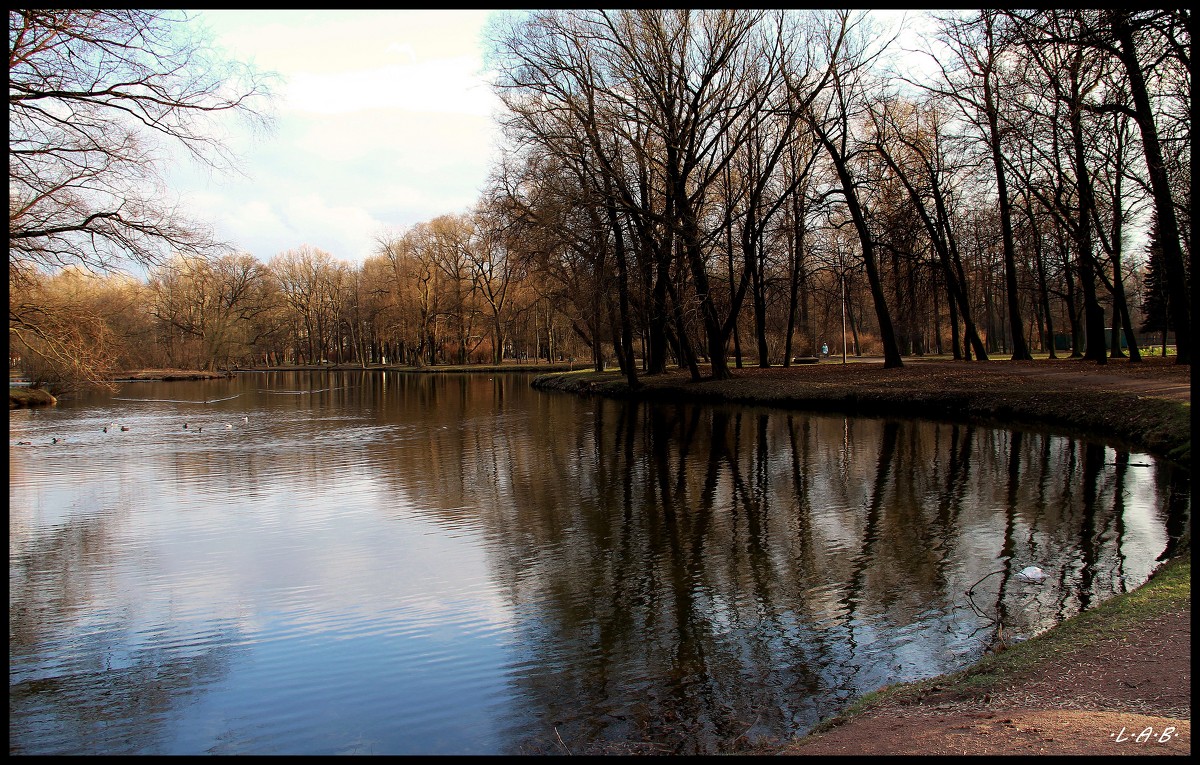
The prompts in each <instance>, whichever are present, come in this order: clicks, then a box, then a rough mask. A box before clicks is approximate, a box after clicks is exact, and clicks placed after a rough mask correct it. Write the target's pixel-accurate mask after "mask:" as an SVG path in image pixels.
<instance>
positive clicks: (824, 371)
mask: <svg viewBox="0 0 1200 765" xmlns="http://www.w3.org/2000/svg"><path fill="white" fill-rule="evenodd" d="M1141 363H1142V364H1145V363H1146V362H1141ZM1119 364H1120V362H1113V363H1111V364H1110V365H1106V366H1105V367H1098V368H1097V367H1095V365H1092V364H1087V363H1086V362H1082V361H1078V360H1056V361H1046V360H1041V361H1033V362H1007V361H988V362H982V363H980V362H951V361H920V362H914V363H906V366H904V367H902V368H900V369H883V367H882V365H881V364H871V363H862V362H860V363H855V364H848V365H845V366H843V365H841V364H836V365H833V364H825V365H808V366H799V367H797V366H793V367H786V368H785V367H769V368H764V369H760V368H757V367H755V368H749V367H747V368H743V369H740V370H734V376H733V377H732V378H731V379H728V380H711V379H702V380H700V381H698V382H693V381H691V380H690V378H689V377H688V375H687V374H686V373H684V372H680V371H678V370H673V371H668V372H667V373H665V374H662V375H655V376H652V377H645V376H642V377H639V383H640V384H641V385H640V387H639V389H638V390H636V391H631V390H630V389H629V385H628V384H627V382H626V380H625V378H624V377H623V376H621V375H620V373H618V372H612V371H606V372H592V371H590V370H589V371H585V372H575V373H571V374H546V375H539V376H538V377H536V378H534V379H533V381H532V382H531V385H532V386H533V387H534V388H537V389H539V390H553V391H562V392H567V393H572V394H577V395H585V396H601V397H608V398H618V399H625V400H637V401H648V402H679V401H689V402H694V403H707V404H738V405H745V406H767V407H772V408H780V409H789V410H793V411H795V410H802V411H809V412H814V413H820V414H831V413H832V414H847V415H856V416H866V417H897V418H903V419H910V418H920V419H933V420H938V421H945V422H963V423H968V422H969V423H973V424H979V425H987V426H993V427H1000V428H1016V429H1020V430H1032V431H1040V432H1051V433H1058V434H1063V435H1072V436H1078V437H1081V438H1088V439H1097V440H1100V441H1104V442H1106V443H1109V444H1111V445H1117V446H1124V447H1131V448H1136V449H1138V450H1144V451H1147V452H1149V453H1151V454H1153V455H1154V456H1156V457H1159V458H1161V459H1165V460H1168V461H1170V462H1173V463H1175V464H1177V465H1180V466H1182V467H1191V403H1190V399H1191V397H1190V390H1189V389H1190V377H1191V376H1190V370H1189V369H1188V368H1186V367H1185V368H1183V369H1182V370H1174V369H1171V368H1170V367H1165V366H1162V365H1159V366H1158V367H1157V369H1152V368H1149V367H1147V368H1142V369H1135V370H1134V371H1135V372H1138V373H1142V372H1148V373H1149V374H1144V375H1142V374H1139V375H1138V376H1136V377H1132V376H1129V375H1125V376H1124V377H1122V375H1121V374H1119V373H1118V374H1112V373H1113V372H1114V371H1116V369H1117V367H1118V365H1119ZM1124 366H1125V367H1130V368H1133V367H1135V366H1136V365H1131V364H1128V362H1125V363H1124ZM1039 367H1041V368H1040V369H1039ZM1128 371H1129V370H1127V369H1122V370H1121V372H1128ZM1160 372H1161V373H1162V374H1161V376H1160V375H1159V374H1158V373H1160ZM1164 378H1165V379H1166V380H1168V381H1169V382H1167V383H1164V381H1163V379H1164ZM1181 389H1183V391H1186V392H1181ZM1164 392H1165V393H1167V394H1169V395H1162V394H1163V393H1164Z"/></svg>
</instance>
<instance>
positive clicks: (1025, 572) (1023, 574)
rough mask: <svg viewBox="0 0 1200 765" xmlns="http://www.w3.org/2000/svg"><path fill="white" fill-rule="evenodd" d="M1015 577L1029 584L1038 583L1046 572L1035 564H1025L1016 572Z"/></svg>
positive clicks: (1044, 577) (1043, 578)
mask: <svg viewBox="0 0 1200 765" xmlns="http://www.w3.org/2000/svg"><path fill="white" fill-rule="evenodd" d="M1017 579H1018V580H1020V581H1022V582H1029V583H1030V584H1040V583H1042V582H1043V581H1045V579H1046V572H1045V571H1042V570H1041V569H1040V568H1038V567H1037V566H1026V567H1025V568H1023V569H1021V570H1020V571H1018V572H1017Z"/></svg>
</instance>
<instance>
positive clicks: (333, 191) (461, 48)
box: [168, 10, 499, 262]
mask: <svg viewBox="0 0 1200 765" xmlns="http://www.w3.org/2000/svg"><path fill="white" fill-rule="evenodd" d="M488 13H489V12H488V11H480V10H443V11H328V10H325V11H235V10H206V11H194V12H191V15H192V16H193V18H194V19H195V20H196V21H197V23H202V24H204V25H205V26H207V27H208V28H209V29H210V30H211V31H212V36H213V39H214V41H215V42H216V44H217V45H218V46H220V47H221V48H223V49H224V50H225V51H226V53H227V55H228V56H229V57H230V58H233V59H236V60H239V61H245V62H250V63H253V64H254V65H255V67H256V68H257V69H259V70H260V71H264V72H266V71H270V72H274V73H276V74H278V75H279V77H280V79H279V80H278V81H276V82H275V85H274V90H275V92H276V94H277V98H276V100H275V106H274V114H275V129H274V131H273V132H272V133H270V134H267V135H260V136H257V137H255V136H252V135H250V133H249V132H248V131H240V130H239V131H237V132H235V133H234V138H233V139H232V140H231V141H230V144H231V146H230V147H231V148H232V149H233V150H234V151H235V152H236V153H237V155H238V156H239V157H240V158H241V162H240V167H241V170H242V171H243V173H244V175H242V176H238V175H229V174H223V175H213V174H211V173H206V172H201V171H200V170H199V169H198V168H196V167H194V166H192V165H190V164H188V163H186V162H180V163H177V164H176V165H175V166H174V169H173V170H172V171H171V173H170V174H169V176H168V182H169V184H170V185H171V188H172V190H173V191H175V192H177V193H179V194H180V195H181V197H182V199H181V201H182V202H183V204H184V207H185V209H186V210H187V211H188V213H189V215H190V217H192V218H195V219H198V220H202V221H205V222H207V223H209V224H211V225H212V226H213V227H214V229H215V233H216V234H217V236H218V237H220V238H222V239H223V240H225V241H227V242H229V243H231V244H233V245H234V246H235V247H236V248H237V249H238V250H239V251H245V252H249V253H251V254H253V255H255V256H256V257H258V258H260V259H262V260H264V261H265V260H269V259H270V258H271V257H273V256H274V255H276V254H278V253H280V252H283V251H284V250H288V249H293V248H296V247H299V246H301V245H304V244H308V245H312V246H313V247H318V248H320V249H322V250H325V251H327V252H329V253H330V254H331V255H333V256H334V257H335V258H338V259H340V260H347V261H352V262H360V261H362V260H363V259H364V258H365V257H367V256H369V255H371V254H372V253H373V251H374V248H375V241H376V239H377V238H378V236H379V235H380V234H381V233H382V232H384V231H387V230H397V231H398V230H402V229H404V228H407V227H408V226H411V225H412V224H414V223H418V222H420V221H424V220H429V219H431V218H434V217H436V216H438V215H442V214H445V213H460V212H464V211H466V210H467V209H468V208H469V207H470V206H471V205H472V204H474V202H475V201H476V200H477V199H478V197H479V193H480V191H481V189H482V187H483V184H484V182H485V179H486V176H487V172H488V169H489V168H490V167H491V165H492V160H493V152H494V150H495V148H496V146H497V141H496V138H495V134H496V129H495V127H494V125H495V121H494V119H493V113H494V111H495V109H496V108H497V107H498V104H499V101H498V100H497V99H496V98H495V96H494V95H493V94H492V91H491V90H490V88H489V86H488V83H487V81H486V79H485V78H484V76H483V74H482V68H483V58H482V50H483V46H482V38H481V33H482V30H483V26H484V22H485V20H486V19H487V17H488Z"/></svg>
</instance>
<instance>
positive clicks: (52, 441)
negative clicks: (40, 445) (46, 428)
mask: <svg viewBox="0 0 1200 765" xmlns="http://www.w3.org/2000/svg"><path fill="white" fill-rule="evenodd" d="M50 443H52V444H57V443H58V439H57V438H51V439H50Z"/></svg>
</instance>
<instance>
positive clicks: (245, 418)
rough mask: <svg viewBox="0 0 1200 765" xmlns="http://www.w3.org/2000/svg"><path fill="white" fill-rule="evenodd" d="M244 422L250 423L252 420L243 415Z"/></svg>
mask: <svg viewBox="0 0 1200 765" xmlns="http://www.w3.org/2000/svg"><path fill="white" fill-rule="evenodd" d="M242 422H250V418H249V417H246V416H244V415H243V417H242Z"/></svg>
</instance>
